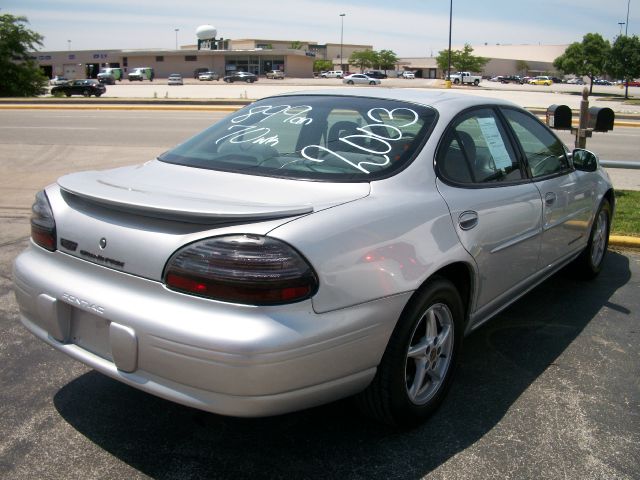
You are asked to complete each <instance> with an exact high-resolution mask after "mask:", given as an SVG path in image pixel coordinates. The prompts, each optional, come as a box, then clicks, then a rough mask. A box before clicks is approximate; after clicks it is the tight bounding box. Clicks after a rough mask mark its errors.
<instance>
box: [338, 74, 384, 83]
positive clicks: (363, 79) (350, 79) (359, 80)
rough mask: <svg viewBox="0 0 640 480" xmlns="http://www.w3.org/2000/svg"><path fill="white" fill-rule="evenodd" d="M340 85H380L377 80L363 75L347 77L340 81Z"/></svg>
mask: <svg viewBox="0 0 640 480" xmlns="http://www.w3.org/2000/svg"><path fill="white" fill-rule="evenodd" d="M342 83H346V84H347V85H354V84H363V85H380V79H379V78H372V77H369V76H368V75H365V74H364V73H354V74H352V75H347V76H346V77H344V78H343V79H342Z"/></svg>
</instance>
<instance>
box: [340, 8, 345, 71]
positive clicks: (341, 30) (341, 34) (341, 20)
mask: <svg viewBox="0 0 640 480" xmlns="http://www.w3.org/2000/svg"><path fill="white" fill-rule="evenodd" d="M345 15H346V13H341V14H340V70H342V71H343V72H344V60H343V59H342V46H343V44H344V17H345Z"/></svg>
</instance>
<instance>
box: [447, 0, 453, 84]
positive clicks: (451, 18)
mask: <svg viewBox="0 0 640 480" xmlns="http://www.w3.org/2000/svg"><path fill="white" fill-rule="evenodd" d="M452 23H453V0H449V65H448V66H447V81H448V82H451V25H452ZM447 86H449V87H451V83H448V84H447Z"/></svg>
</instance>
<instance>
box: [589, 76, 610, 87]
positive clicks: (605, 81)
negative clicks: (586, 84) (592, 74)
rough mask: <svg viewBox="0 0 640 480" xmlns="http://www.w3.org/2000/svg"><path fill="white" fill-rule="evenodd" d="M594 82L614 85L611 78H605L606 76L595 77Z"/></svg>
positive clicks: (595, 83)
mask: <svg viewBox="0 0 640 480" xmlns="http://www.w3.org/2000/svg"><path fill="white" fill-rule="evenodd" d="M593 84H594V85H606V86H610V85H613V82H610V81H609V80H605V79H604V78H595V79H594V80H593Z"/></svg>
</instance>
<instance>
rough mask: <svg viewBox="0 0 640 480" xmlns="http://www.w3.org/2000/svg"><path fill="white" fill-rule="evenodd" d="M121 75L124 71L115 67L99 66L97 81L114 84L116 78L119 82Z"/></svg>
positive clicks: (122, 75)
mask: <svg viewBox="0 0 640 480" xmlns="http://www.w3.org/2000/svg"><path fill="white" fill-rule="evenodd" d="M122 77H124V72H123V71H122V69H121V68H117V67H107V68H101V69H100V72H99V73H98V81H99V82H100V83H104V84H107V85H114V84H115V83H116V80H117V81H119V82H121V81H122Z"/></svg>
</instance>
